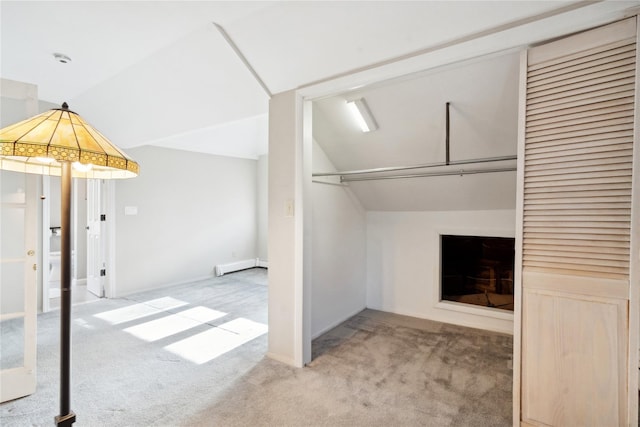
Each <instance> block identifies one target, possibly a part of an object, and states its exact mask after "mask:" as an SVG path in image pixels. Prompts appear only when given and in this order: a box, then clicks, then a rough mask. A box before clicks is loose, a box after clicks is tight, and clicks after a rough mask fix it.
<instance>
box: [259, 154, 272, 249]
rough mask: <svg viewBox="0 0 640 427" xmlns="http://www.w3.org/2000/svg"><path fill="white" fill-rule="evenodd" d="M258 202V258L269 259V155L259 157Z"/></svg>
mask: <svg viewBox="0 0 640 427" xmlns="http://www.w3.org/2000/svg"><path fill="white" fill-rule="evenodd" d="M257 167H258V170H257V184H256V185H257V204H258V243H257V244H258V258H259V259H260V261H269V251H268V247H267V245H268V235H269V232H268V231H269V156H268V155H267V154H264V155H262V156H259V157H258V165H257Z"/></svg>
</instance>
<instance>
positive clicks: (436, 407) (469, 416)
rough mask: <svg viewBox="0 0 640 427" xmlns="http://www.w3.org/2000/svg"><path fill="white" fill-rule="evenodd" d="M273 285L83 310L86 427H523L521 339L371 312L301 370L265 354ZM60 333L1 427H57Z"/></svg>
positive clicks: (0, 409) (232, 282)
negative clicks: (517, 370) (517, 376)
mask: <svg viewBox="0 0 640 427" xmlns="http://www.w3.org/2000/svg"><path fill="white" fill-rule="evenodd" d="M265 284H266V271H264V270H261V269H254V270H247V271H243V272H238V273H234V274H229V275H225V276H223V277H220V278H215V279H211V280H206V281H202V282H197V283H193V284H189V285H184V286H177V287H173V288H168V289H167V288H165V289H162V290H159V291H153V292H147V293H144V294H138V295H135V296H133V297H130V298H126V299H111V300H101V301H99V302H95V303H90V304H85V305H80V306H76V307H74V315H73V319H74V326H73V328H74V329H73V381H72V385H73V388H72V403H71V407H72V409H73V410H74V411H75V412H76V414H77V422H76V424H75V425H77V426H225V427H226V426H389V425H394V426H508V425H511V381H512V371H511V354H512V339H511V337H510V336H505V335H501V334H496V333H490V332H484V331H479V330H474V329H469V328H463V327H457V326H452V325H446V324H441V323H437V322H431V321H426V320H420V319H414V318H409V317H405V316H398V315H392V314H388V313H382V312H378V311H373V310H365V311H363V312H362V313H360V314H358V315H357V316H354V317H353V318H351V319H349V320H348V321H346V322H344V323H343V324H341V325H340V326H338V327H337V328H335V329H333V330H332V331H330V332H328V333H327V334H325V335H323V336H321V337H319V338H318V339H316V340H315V341H314V344H313V354H314V360H313V362H312V363H311V364H310V365H309V366H308V367H307V368H304V369H296V368H292V367H289V366H287V365H284V364H281V363H279V362H276V361H273V360H270V359H268V358H266V357H265V356H264V354H265V352H266V346H267V335H266V333H265V329H264V325H266V323H267V312H266V306H267V304H266V302H267V287H266V286H264V285H265ZM167 297H168V298H169V299H167ZM57 322H58V313H57V312H51V313H46V314H43V315H40V316H39V319H38V327H39V330H38V340H39V343H38V390H37V391H36V393H35V394H34V395H32V396H28V397H25V398H22V399H17V400H15V401H12V402H7V403H4V404H2V405H0V425H2V426H7V427H8V426H41V425H43V426H47V425H52V424H53V417H54V416H55V415H57V414H58V408H57V405H58V404H57V402H58V354H57V353H58V331H57V328H58V323H57ZM10 329H11V328H8V327H6V325H3V328H2V343H3V344H2V347H3V350H2V351H3V355H2V360H3V363H4V361H5V359H6V358H7V357H9V355H7V354H6V353H7V351H6V350H5V349H6V348H7V347H6V346H5V345H6V344H7V343H9V342H10V341H11V339H12V338H11V330H10Z"/></svg>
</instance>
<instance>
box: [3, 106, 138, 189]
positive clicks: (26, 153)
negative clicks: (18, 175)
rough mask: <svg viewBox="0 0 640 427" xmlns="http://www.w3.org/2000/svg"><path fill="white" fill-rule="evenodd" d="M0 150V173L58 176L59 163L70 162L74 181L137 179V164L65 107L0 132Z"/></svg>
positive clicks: (59, 172)
mask: <svg viewBox="0 0 640 427" xmlns="http://www.w3.org/2000/svg"><path fill="white" fill-rule="evenodd" d="M0 149H1V150H0V169H5V170H11V171H16V172H26V173H36V174H40V175H58V176H59V175H61V174H62V163H64V162H71V163H73V164H75V166H76V167H74V168H72V176H73V177H74V178H97V179H113V178H132V177H134V176H136V175H138V164H137V163H136V162H135V161H134V160H132V159H131V158H129V157H128V156H127V155H126V154H124V153H123V152H122V151H121V150H120V149H118V148H117V147H116V146H115V145H113V144H112V143H111V142H110V141H109V140H108V139H107V138H105V137H104V136H103V135H102V134H101V133H100V132H98V131H97V130H96V129H95V128H93V127H92V126H91V125H89V124H88V123H87V122H85V121H84V120H83V119H82V117H80V116H79V115H78V114H76V113H74V112H73V111H71V110H69V107H68V106H67V104H66V103H64V104H62V108H56V109H53V110H49V111H47V112H45V113H42V114H39V115H37V116H34V117H32V118H30V119H27V120H24V121H21V122H19V123H16V124H14V125H11V126H8V127H6V128H4V129H2V130H0ZM81 165H84V166H81Z"/></svg>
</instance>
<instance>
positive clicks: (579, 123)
mask: <svg viewBox="0 0 640 427" xmlns="http://www.w3.org/2000/svg"><path fill="white" fill-rule="evenodd" d="M628 123H631V124H632V126H630V127H631V128H633V110H628V111H622V112H618V113H611V114H609V115H608V116H598V117H597V120H593V117H589V118H585V119H583V120H577V119H573V120H571V121H569V122H565V123H555V124H554V125H551V126H550V125H548V124H547V125H538V126H537V128H533V127H528V128H527V135H529V137H531V138H533V137H537V136H544V135H557V134H564V135H565V136H574V135H572V132H580V133H579V134H578V135H581V134H587V135H591V134H592V133H590V132H586V133H585V131H589V130H592V129H598V128H600V127H602V126H603V125H607V126H611V125H620V124H628Z"/></svg>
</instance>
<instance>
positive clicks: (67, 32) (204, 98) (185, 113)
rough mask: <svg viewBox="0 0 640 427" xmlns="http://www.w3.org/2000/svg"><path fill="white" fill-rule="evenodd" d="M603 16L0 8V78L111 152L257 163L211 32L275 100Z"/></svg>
mask: <svg viewBox="0 0 640 427" xmlns="http://www.w3.org/2000/svg"><path fill="white" fill-rule="evenodd" d="M603 4H605V6H606V7H603V6H597V5H596V6H594V5H592V4H590V3H584V2H574V1H549V2H547V1H513V2H511V1H500V2H491V1H470V2H464V1H461V2H435V1H417V2H416V1H408V2H403V1H375V2H367V1H353V2H335V1H305V2H302V1H301V2H289V1H275V2H244V1H229V2H224V1H193V2H192V1H144V2H142V1H68V2H64V1H42V2H37V1H4V0H3V1H1V2H0V39H1V40H0V62H1V64H0V77H2V78H4V79H11V80H17V81H22V82H28V83H33V84H36V85H37V86H38V90H39V98H40V99H41V100H44V101H49V102H52V103H55V104H60V103H62V102H63V101H67V102H69V104H70V106H71V107H72V109H74V110H75V111H77V112H79V113H80V114H82V116H83V117H85V118H86V119H87V120H88V121H89V122H91V123H92V124H94V125H95V126H96V127H97V128H98V129H100V130H101V131H102V132H103V133H104V134H105V135H108V136H109V137H110V139H112V140H113V141H114V142H115V143H116V144H118V145H119V146H121V147H123V148H127V147H134V146H139V145H146V144H156V145H162V146H166V147H171V148H179V149H185V150H193V151H199V152H208V153H213V154H222V155H229V156H237V157H247V158H256V156H258V155H260V154H262V153H264V152H266V150H267V129H266V125H265V123H266V115H267V112H268V100H269V94H268V93H267V92H265V90H263V88H262V87H261V86H260V85H259V84H258V83H257V82H256V79H255V78H254V76H253V75H252V74H251V73H250V72H249V71H248V70H247V68H246V66H245V64H244V63H243V62H242V61H241V60H240V59H239V57H238V55H237V54H236V52H235V51H234V50H233V49H232V47H231V46H230V45H229V44H228V43H227V41H226V40H225V38H224V37H223V35H222V34H221V33H220V31H218V28H217V27H216V26H215V25H214V23H215V24H217V25H220V26H221V27H222V28H223V29H224V30H225V31H226V33H227V34H228V36H229V37H230V39H231V40H232V41H233V42H234V43H235V45H236V46H237V48H238V49H239V51H240V52H242V54H243V55H244V57H245V58H246V60H247V61H248V63H249V64H251V66H252V67H253V68H254V69H255V72H256V73H257V75H258V76H260V77H261V79H262V80H263V81H264V83H265V85H266V87H267V88H268V91H269V92H270V93H279V92H282V91H286V90H290V89H293V88H297V87H301V86H305V85H309V84H312V83H314V82H317V81H323V80H327V79H330V78H332V77H334V76H340V75H344V74H348V73H350V72H352V71H354V70H359V69H363V68H366V67H369V66H371V65H374V64H378V63H383V62H385V61H390V60H393V59H394V58H398V57H401V56H403V55H409V54H411V53H412V52H417V51H424V50H428V49H435V48H441V47H443V46H446V45H447V43H451V42H453V41H456V40H461V39H464V38H465V37H467V38H473V37H474V36H477V35H478V34H484V33H487V32H488V33H490V32H492V31H496V30H500V29H501V28H510V27H514V26H518V25H521V24H523V23H526V22H530V21H535V20H538V19H541V18H542V17H544V16H551V15H554V14H560V15H562V16H564V14H565V12H567V11H569V12H573V13H577V12H582V11H584V10H587V9H594V8H598V7H599V8H600V9H599V10H600V11H599V12H598V13H600V15H602V14H604V13H613V12H616V13H617V12H619V11H620V10H623V9H624V8H628V7H630V6H632V5H633V4H637V2H604V3H603ZM567 20H568V22H569V21H570V20H571V18H570V17H569V16H568V17H567ZM54 52H60V53H64V54H66V55H68V56H69V57H71V59H72V61H71V62H70V63H68V64H60V63H58V62H55V61H54V59H53V53H54ZM461 107H462V106H461ZM388 110H389V111H394V108H393V107H392V106H390V105H389V108H388ZM380 114H382V112H380ZM379 119H380V120H381V121H388V120H391V117H390V118H389V119H386V118H385V117H383V116H380V117H379Z"/></svg>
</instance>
